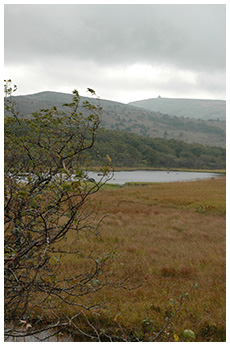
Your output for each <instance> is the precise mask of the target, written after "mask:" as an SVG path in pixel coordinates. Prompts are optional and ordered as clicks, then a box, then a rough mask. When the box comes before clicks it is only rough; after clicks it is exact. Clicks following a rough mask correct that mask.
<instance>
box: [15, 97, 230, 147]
mask: <svg viewBox="0 0 230 346" xmlns="http://www.w3.org/2000/svg"><path fill="white" fill-rule="evenodd" d="M13 99H14V101H15V102H16V104H17V109H18V111H19V112H20V114H22V115H26V114H30V113H31V112H34V111H37V110H39V109H41V108H50V107H52V106H54V105H55V106H57V107H58V108H59V109H63V110H65V111H66V109H64V108H62V104H63V103H67V102H70V101H71V100H72V95H71V94H65V93H57V92H41V93H37V94H32V95H26V96H16V97H13ZM81 99H82V101H84V100H86V99H89V100H90V102H92V103H93V102H95V100H94V99H92V98H85V97H82V98H81ZM100 103H101V106H102V107H103V117H102V122H101V125H102V126H103V127H105V128H107V129H109V130H118V131H125V132H130V133H134V134H137V135H141V136H144V137H149V138H164V139H167V140H169V139H177V140H181V141H183V142H185V143H199V144H203V145H214V146H221V147H225V146H226V142H225V141H226V123H225V122H223V121H214V120H210V121H205V120H201V119H190V118H188V117H186V116H184V117H177V116H171V115H167V114H161V113H159V112H153V111H150V110H146V109H143V108H139V107H134V106H132V105H126V104H123V103H119V102H113V101H108V100H100ZM79 111H82V108H81V105H80V107H79ZM169 114H170V113H169Z"/></svg>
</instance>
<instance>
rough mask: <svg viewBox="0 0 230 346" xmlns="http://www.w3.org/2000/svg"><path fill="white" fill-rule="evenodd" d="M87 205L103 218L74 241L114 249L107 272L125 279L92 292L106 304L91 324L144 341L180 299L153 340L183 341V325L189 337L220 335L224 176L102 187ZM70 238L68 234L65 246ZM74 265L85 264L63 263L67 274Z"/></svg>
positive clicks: (220, 337)
mask: <svg viewBox="0 0 230 346" xmlns="http://www.w3.org/2000/svg"><path fill="white" fill-rule="evenodd" d="M90 203H92V205H94V206H96V208H97V216H98V219H100V218H101V217H104V219H103V222H102V224H101V226H100V235H97V236H95V237H92V238H90V241H88V240H89V239H87V241H86V239H84V237H83V238H81V239H80V238H79V239H78V240H77V244H78V247H79V246H80V247H81V249H82V250H83V252H84V248H85V249H87V250H92V251H94V252H97V251H99V252H103V251H104V252H106V251H108V252H109V251H112V252H113V256H111V258H110V259H109V262H110V263H109V264H110V265H109V266H108V269H107V275H108V278H110V279H111V281H113V282H118V281H119V280H123V279H125V278H128V280H127V281H125V283H124V287H123V288H113V287H110V286H108V287H105V288H104V289H103V290H101V291H99V292H97V293H96V294H94V295H93V297H92V300H94V299H95V302H96V301H97V300H100V301H104V302H105V306H106V309H105V310H103V312H98V313H95V314H93V315H89V316H88V318H89V321H90V323H92V324H93V325H94V326H95V328H104V329H105V330H110V332H111V334H116V333H120V332H121V331H122V333H123V334H125V333H127V334H130V335H134V336H135V337H137V338H139V339H140V340H144V341H150V340H152V339H153V338H154V336H155V335H156V334H157V333H158V332H159V331H160V330H161V328H162V327H163V326H164V325H165V324H166V323H167V320H168V319H169V318H170V317H171V316H172V315H173V313H174V312H175V310H176V309H177V307H178V304H179V303H180V301H181V297H184V299H185V301H184V303H183V305H182V306H181V309H180V310H179V311H178V312H177V314H176V315H175V317H174V318H173V320H172V322H171V323H170V324H169V325H168V327H167V328H166V329H165V330H164V332H162V333H161V335H160V336H159V339H157V341H177V340H179V341H186V338H185V337H184V335H183V331H184V330H185V329H190V330H192V331H193V332H194V333H195V335H196V339H195V341H225V333H226V327H225V323H226V319H225V317H226V217H225V215H226V212H225V210H226V209H225V208H226V179H225V177H223V178H219V179H210V180H205V181H195V182H182V183H159V184H133V185H127V186H125V187H122V188H120V187H118V188H113V189H106V188H104V190H101V191H100V192H98V193H97V194H95V195H92V196H91V198H90ZM75 241H76V239H75V240H74V239H70V243H71V246H75V245H74V244H76V243H75ZM63 260H64V259H63ZM79 265H81V266H82V265H84V263H83V262H82V263H81V264H80V263H79V260H76V263H75V262H74V261H73V260H71V263H70V262H68V259H67V258H66V259H65V260H64V262H63V266H64V269H65V272H68V274H70V275H71V273H74V272H75V271H76V270H77V268H78V267H79ZM102 275H103V274H102ZM99 279H100V278H99ZM87 299H88V298H87ZM69 309H70V310H69V311H67V312H68V313H69V314H71V313H72V312H71V308H69ZM82 323H83V322H82Z"/></svg>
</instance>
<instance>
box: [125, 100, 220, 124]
mask: <svg viewBox="0 0 230 346" xmlns="http://www.w3.org/2000/svg"><path fill="white" fill-rule="evenodd" d="M129 105H133V106H136V107H141V108H144V109H148V110H150V111H153V112H160V113H165V114H170V115H176V116H178V117H182V116H184V117H189V118H195V119H202V120H219V121H226V101H224V100H198V99H179V98H163V97H160V96H159V97H158V98H152V99H148V100H140V101H134V102H130V103H129Z"/></svg>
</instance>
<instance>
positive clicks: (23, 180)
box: [4, 81, 226, 341]
mask: <svg viewBox="0 0 230 346" xmlns="http://www.w3.org/2000/svg"><path fill="white" fill-rule="evenodd" d="M9 82H10V81H6V85H5V92H6V93H7V95H8V94H11V93H12V91H13V88H12V87H10V86H9V84H8V83H9ZM89 91H90V92H91V94H95V92H94V91H93V90H92V89H89ZM73 94H74V95H73V101H72V102H68V103H66V105H65V106H64V109H66V110H67V111H66V112H65V113H63V111H62V110H61V111H60V110H58V109H57V107H55V106H54V107H52V108H51V109H46V108H44V109H42V110H40V111H38V112H35V113H33V114H31V115H30V116H23V117H21V116H19V114H18V112H17V107H16V105H15V104H14V103H13V102H12V99H11V98H7V99H6V100H5V101H6V104H5V107H6V109H7V111H8V112H10V113H11V115H7V116H6V118H5V172H4V173H5V174H4V179H5V215H4V216H5V246H4V250H5V261H4V275H5V281H4V288H5V289H4V293H5V301H4V302H5V323H6V325H5V327H6V329H5V335H6V337H7V336H12V337H13V336H18V337H19V336H20V335H21V336H24V335H33V334H34V335H35V336H36V335H37V333H38V332H39V331H47V330H53V333H54V334H55V335H56V334H58V335H61V334H62V333H65V332H69V333H71V335H72V337H73V338H74V339H75V341H89V340H93V341H94V340H96V341H155V340H156V341H191V340H195V341H224V340H225V333H226V328H225V303H226V299H225V293H226V292H225V271H226V267H225V265H226V264H225V246H226V242H225V240H226V239H225V189H226V182H225V178H220V179H212V180H207V181H198V182H189V183H167V184H127V185H125V186H124V187H123V188H120V187H119V186H113V189H110V186H109V185H107V184H105V185H104V184H103V182H106V181H107V180H108V179H109V177H110V174H111V173H110V172H111V169H112V165H111V157H112V156H113V155H114V152H112V148H113V146H115V147H116V148H117V150H119V151H120V153H123V152H124V154H125V153H126V152H127V149H126V148H138V150H139V154H137V153H138V150H137V151H136V152H132V151H131V153H130V155H131V156H130V157H132V155H139V156H137V157H140V160H142V161H140V162H142V164H143V160H148V156H147V155H146V152H147V149H149V150H150V152H149V154H150V156H149V157H151V155H152V152H151V149H152V148H153V147H154V150H156V151H157V150H158V152H159V153H161V156H162V155H163V153H164V151H166V153H168V154H167V155H171V156H172V157H173V156H175V153H176V150H177V155H176V156H175V157H177V159H178V160H179V159H180V158H183V153H187V151H188V150H190V149H191V152H190V154H191V153H193V155H194V157H195V156H196V155H197V157H199V154H200V156H201V155H208V150H211V151H214V152H215V150H217V151H216V152H215V155H216V156H219V157H220V158H221V160H224V157H225V156H224V155H225V151H224V150H222V151H221V149H220V148H207V147H202V146H196V145H194V146H192V147H190V146H188V147H186V146H183V148H181V147H182V146H181V143H180V142H177V141H171V142H170V141H169V143H170V148H171V149H170V148H169V146H168V141H166V140H157V141H156V142H154V143H153V142H151V141H150V139H149V142H148V140H146V138H145V141H144V139H143V138H139V137H136V136H131V135H130V136H129V135H126V136H125V134H124V135H123V134H122V135H121V136H120V137H119V133H115V136H114V137H113V133H112V132H110V131H104V132H101V133H99V137H98V139H99V141H98V143H99V146H98V148H95V149H96V151H98V155H99V157H100V155H102V156H104V165H103V167H104V168H103V177H102V178H103V180H102V182H101V183H100V184H98V183H96V182H93V181H88V180H87V177H86V175H85V172H84V171H83V170H82V166H84V167H86V168H87V167H91V166H88V165H89V162H90V160H89V159H90V155H91V158H92V159H94V160H96V159H95V156H94V157H93V156H92V155H94V154H93V153H91V150H92V149H93V147H94V145H96V142H95V141H96V137H97V132H98V126H99V123H100V114H101V106H100V103H99V104H98V105H97V106H95V105H94V104H91V103H90V102H88V101H87V100H86V101H84V104H83V105H84V107H83V108H81V109H80V110H79V100H80V98H79V95H78V92H77V91H76V90H75V91H74V93H73ZM98 101H99V100H98ZM82 109H84V110H85V113H84V114H83V112H82ZM100 136H101V138H103V140H102V141H100ZM103 136H104V137H103ZM106 136H107V137H106ZM116 136H117V137H116ZM123 136H124V137H123ZM111 138H112V139H113V138H116V139H115V140H114V142H113V141H111V142H112V143H111V144H110V147H107V148H111V153H110V152H108V151H107V152H106V151H103V150H106V149H105V148H104V147H103V145H104V144H103V143H105V142H109V140H110V139H111ZM125 138H127V140H126V141H125ZM103 141H104V142H103ZM144 143H145V145H146V146H144ZM146 143H147V144H146ZM119 144H121V147H118V145H119ZM167 150H168V152H167ZM218 150H219V151H218ZM99 151H100V152H101V153H99ZM85 152H88V153H89V155H88V156H87V157H86V156H85ZM110 155H111V157H110ZM141 155H143V156H142V157H141ZM144 155H146V156H144ZM143 157H144V158H145V159H143ZM97 159H98V158H97ZM193 159H194V158H193ZM88 160H89V161H88ZM113 160H114V161H115V162H119V161H118V160H119V158H118V157H116V156H114V157H113ZM116 160H117V161H116ZM175 160H176V158H175ZM95 162H96V161H95ZM97 162H100V158H99V161H97ZM123 162H126V163H127V162H128V161H127V157H125V155H124V161H123ZM136 162H137V161H136ZM167 162H169V161H167ZM178 162H180V161H178ZM210 162H211V161H210ZM100 163H101V162H100ZM145 163H146V162H145ZM167 164H168V163H167ZM215 164H216V163H215ZM215 167H216V166H215ZM73 176H74V179H73ZM11 322H13V324H12V323H11ZM45 340H46V336H45V337H44V338H43V341H45Z"/></svg>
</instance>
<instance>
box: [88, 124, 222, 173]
mask: <svg viewBox="0 0 230 346" xmlns="http://www.w3.org/2000/svg"><path fill="white" fill-rule="evenodd" d="M106 154H109V155H110V157H111V159H112V163H113V165H114V167H122V166H123V167H139V166H144V167H162V168H185V169H225V167H226V149H224V148H222V147H211V146H207V145H201V144H198V143H191V144H189V143H185V142H183V141H180V140H175V139H169V140H166V139H163V138H147V137H143V136H138V135H135V134H132V133H128V132H123V131H116V130H106V129H99V131H98V135H97V140H96V141H95V146H94V148H92V150H90V151H89V152H88V155H89V157H90V158H91V160H92V161H93V164H94V165H95V166H97V165H98V164H100V163H101V162H102V160H103V159H104V157H105V155H106Z"/></svg>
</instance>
